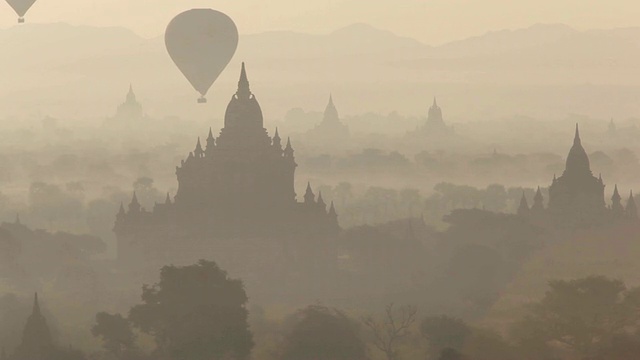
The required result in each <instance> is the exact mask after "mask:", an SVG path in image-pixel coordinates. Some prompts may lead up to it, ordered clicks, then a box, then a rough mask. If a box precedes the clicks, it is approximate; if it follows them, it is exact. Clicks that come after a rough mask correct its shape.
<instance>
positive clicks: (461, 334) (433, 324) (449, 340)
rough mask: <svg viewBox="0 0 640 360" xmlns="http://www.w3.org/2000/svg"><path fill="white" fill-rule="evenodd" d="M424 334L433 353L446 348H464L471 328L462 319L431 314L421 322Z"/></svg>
mask: <svg viewBox="0 0 640 360" xmlns="http://www.w3.org/2000/svg"><path fill="white" fill-rule="evenodd" d="M420 331H421V332H422V335H424V336H425V337H426V338H427V341H428V343H429V349H430V350H431V352H432V353H434V354H438V353H443V351H444V350H446V349H449V350H455V351H460V350H462V348H463V346H464V344H465V341H466V340H467V338H468V337H469V336H470V335H471V332H472V331H471V329H470V328H469V326H467V324H465V323H464V322H463V321H462V320H459V319H454V318H451V317H448V316H431V317H427V318H425V319H424V320H422V324H420Z"/></svg>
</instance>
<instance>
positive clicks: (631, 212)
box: [625, 190, 638, 220]
mask: <svg viewBox="0 0 640 360" xmlns="http://www.w3.org/2000/svg"><path fill="white" fill-rule="evenodd" d="M625 212H626V215H627V217H628V218H630V219H632V220H636V219H638V208H637V207H636V201H635V200H634V198H633V190H631V191H630V192H629V200H627V208H626V209H625Z"/></svg>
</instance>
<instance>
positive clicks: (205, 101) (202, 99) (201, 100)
mask: <svg viewBox="0 0 640 360" xmlns="http://www.w3.org/2000/svg"><path fill="white" fill-rule="evenodd" d="M206 103H207V98H205V97H201V98H200V99H198V104H206Z"/></svg>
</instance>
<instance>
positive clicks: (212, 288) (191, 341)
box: [129, 260, 253, 360]
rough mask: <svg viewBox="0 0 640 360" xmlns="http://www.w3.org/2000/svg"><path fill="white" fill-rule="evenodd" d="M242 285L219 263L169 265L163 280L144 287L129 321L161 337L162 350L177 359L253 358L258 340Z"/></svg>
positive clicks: (163, 353)
mask: <svg viewBox="0 0 640 360" xmlns="http://www.w3.org/2000/svg"><path fill="white" fill-rule="evenodd" d="M247 300H248V298H247V295H246V293H245V290H244V286H243V284H242V281H240V280H236V279H230V278H229V276H228V275H227V273H226V272H225V271H223V270H221V269H220V268H219V267H218V265H216V263H214V262H211V261H205V260H201V261H200V262H198V263H197V264H195V265H190V266H184V267H175V266H165V267H163V268H162V270H161V272H160V281H159V282H158V283H157V284H155V285H153V286H144V287H143V291H142V301H143V303H142V304H140V305H136V306H134V307H133V308H132V309H131V311H130V313H129V320H130V321H131V322H132V323H133V324H134V325H135V326H136V327H138V328H139V329H140V330H141V331H143V332H145V333H148V334H150V335H152V336H154V337H155V340H156V344H157V346H158V352H159V353H160V354H161V355H163V356H168V357H170V358H172V359H189V360H205V359H206V360H211V359H221V358H225V357H228V356H231V357H233V358H235V359H246V358H248V356H249V354H250V352H251V349H252V347H253V338H252V335H251V332H250V331H249V325H248V322H247V316H248V311H247V309H246V308H245V305H246V303H247Z"/></svg>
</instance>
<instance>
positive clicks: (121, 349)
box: [91, 312, 136, 357]
mask: <svg viewBox="0 0 640 360" xmlns="http://www.w3.org/2000/svg"><path fill="white" fill-rule="evenodd" d="M91 333H92V334H93V336H96V337H98V336H99V337H101V338H102V342H103V347H104V349H105V350H106V351H107V352H108V353H110V354H113V355H115V356H116V357H121V356H122V354H123V353H125V352H130V351H134V350H135V349H136V346H135V340H136V337H135V334H134V333H133V331H132V330H131V327H130V326H129V321H128V320H127V319H125V318H123V317H122V315H120V314H115V315H111V314H108V313H105V312H100V313H98V314H96V324H95V325H94V326H93V328H92V329H91Z"/></svg>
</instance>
